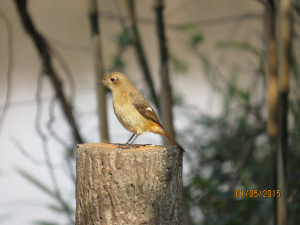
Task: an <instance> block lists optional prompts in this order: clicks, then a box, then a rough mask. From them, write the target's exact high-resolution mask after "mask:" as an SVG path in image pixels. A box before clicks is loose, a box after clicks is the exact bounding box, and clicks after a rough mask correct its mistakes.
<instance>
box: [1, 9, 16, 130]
mask: <svg viewBox="0 0 300 225" xmlns="http://www.w3.org/2000/svg"><path fill="white" fill-rule="evenodd" d="M0 18H1V19H2V20H3V22H4V23H5V25H6V27H7V41H8V45H7V46H8V69H7V74H6V77H7V88H6V98H5V102H4V106H3V109H2V113H1V115H0V134H1V130H2V127H3V123H4V119H5V115H6V113H7V111H8V108H9V106H10V98H11V90H12V69H13V43H12V40H13V33H12V26H11V22H10V20H9V18H8V17H7V16H6V14H5V13H4V11H2V10H1V9H0Z"/></svg>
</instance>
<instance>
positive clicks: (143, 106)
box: [129, 93, 162, 126]
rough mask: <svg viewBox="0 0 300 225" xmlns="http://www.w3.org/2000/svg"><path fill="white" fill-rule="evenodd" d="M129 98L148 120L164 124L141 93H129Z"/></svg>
mask: <svg viewBox="0 0 300 225" xmlns="http://www.w3.org/2000/svg"><path fill="white" fill-rule="evenodd" d="M129 100H130V102H131V104H132V105H133V107H134V108H135V109H136V110H137V111H138V112H139V113H140V114H141V115H142V116H143V117H145V118H146V119H147V120H152V121H153V122H154V123H157V124H158V125H160V126H162V125H161V124H160V122H159V119H158V117H157V115H156V113H155V111H154V109H153V108H152V107H151V106H150V104H149V103H148V102H147V100H146V99H145V98H144V97H143V96H142V95H141V94H133V93H129Z"/></svg>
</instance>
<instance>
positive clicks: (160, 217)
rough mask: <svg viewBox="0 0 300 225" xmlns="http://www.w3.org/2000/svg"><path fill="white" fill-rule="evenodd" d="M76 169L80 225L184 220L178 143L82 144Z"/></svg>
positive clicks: (180, 221) (177, 221) (167, 222)
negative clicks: (123, 146) (129, 145)
mask: <svg viewBox="0 0 300 225" xmlns="http://www.w3.org/2000/svg"><path fill="white" fill-rule="evenodd" d="M76 171H77V177H76V225H81V224H82V225H94V224H99V225H100V224H106V225H109V224H116V225H121V224H132V225H135V224H147V225H152V224H153V225H157V224H164V225H168V224H170V225H176V224H180V225H181V224H182V206H181V202H182V151H180V149H179V148H178V147H175V146H174V147H164V146H143V145H140V146H139V148H136V149H133V148H130V149H121V148H120V147H119V146H118V145H114V144H82V145H79V148H78V150H77V161H76Z"/></svg>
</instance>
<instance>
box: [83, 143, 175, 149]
mask: <svg viewBox="0 0 300 225" xmlns="http://www.w3.org/2000/svg"><path fill="white" fill-rule="evenodd" d="M122 145H123V146H125V144H119V143H113V144H111V143H87V144H78V145H77V146H78V147H84V148H86V147H92V148H111V149H118V150H122V151H141V150H152V149H153V150H154V149H156V150H157V149H167V148H168V147H171V146H162V145H152V144H134V146H138V147H137V148H135V147H129V148H122ZM172 147H173V146H172ZM174 147H175V146H174Z"/></svg>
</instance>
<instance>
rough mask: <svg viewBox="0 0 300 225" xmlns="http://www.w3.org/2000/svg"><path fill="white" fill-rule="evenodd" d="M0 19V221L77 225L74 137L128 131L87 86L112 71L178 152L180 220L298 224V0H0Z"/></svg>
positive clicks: (125, 135)
mask: <svg viewBox="0 0 300 225" xmlns="http://www.w3.org/2000/svg"><path fill="white" fill-rule="evenodd" d="M0 18H1V23H0V104H1V105H0V113H1V114H0V116H1V117H0V146H1V147H0V224H6V225H16V224H24V225H26V224H40V225H52V224H74V218H75V159H76V145H77V144H78V143H83V142H112V143H125V142H126V141H127V140H128V139H129V137H130V136H131V133H130V132H128V131H126V130H125V129H124V128H123V127H122V125H121V124H120V123H119V122H118V121H117V119H116V117H115V115H114V112H113V108H112V103H111V93H110V92H109V91H108V90H107V89H105V88H104V87H103V88H101V87H99V86H96V85H95V84H96V83H97V82H98V81H101V80H102V77H103V76H104V75H105V74H107V73H109V72H112V71H119V72H123V73H125V74H126V75H127V76H129V77H130V79H131V80H132V81H133V82H134V84H135V85H136V86H137V88H138V89H139V90H140V91H141V93H142V94H143V95H144V96H145V97H146V98H147V100H148V101H149V102H150V103H151V105H152V106H153V107H154V108H155V109H156V111H157V112H158V114H159V117H160V118H161V121H162V124H163V125H164V127H165V128H166V129H167V130H168V131H169V133H171V134H172V135H173V136H176V139H177V141H178V142H179V143H180V144H181V145H182V146H183V147H184V148H185V149H186V153H185V154H184V168H183V170H184V171H183V181H184V202H183V209H184V215H183V218H184V224H187V225H189V224H300V215H299V212H300V191H299V187H300V166H299V165H300V92H299V84H300V81H299V66H300V64H299V63H300V62H299V60H300V58H299V53H300V51H299V50H300V49H299V40H300V37H299V34H300V33H299V32H300V29H299V27H300V1H299V0H290V1H289V0H243V1H241V0H165V1H161V0H153V1H142V0H139V1H134V0H98V1H96V0H86V1H72V0H64V1H59V0H52V1H40V0H39V1H38V0H29V1H27V0H14V1H12V0H1V1H0ZM105 121H107V123H106V122H105ZM136 143H139V144H143V143H153V144H170V143H168V142H167V140H163V139H162V138H161V137H160V136H158V135H155V134H146V135H142V136H140V137H139V138H138V139H137V141H136ZM242 190H244V191H245V192H246V190H249V191H250V190H252V195H251V192H249V193H248V196H247V197H246V196H245V193H244V195H243V194H242ZM254 190H258V192H255V191H254ZM260 190H266V192H262V193H261V194H260V195H259V196H258V194H259V192H260ZM268 190H270V191H268ZM277 190H280V191H279V192H278V191H277ZM256 194H257V195H256ZM279 195H280V197H279Z"/></svg>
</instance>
